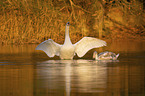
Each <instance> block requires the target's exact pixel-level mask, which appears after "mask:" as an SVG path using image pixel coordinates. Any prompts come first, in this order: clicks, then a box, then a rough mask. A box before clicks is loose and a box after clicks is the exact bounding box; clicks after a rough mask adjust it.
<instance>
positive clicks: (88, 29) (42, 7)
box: [0, 0, 145, 44]
mask: <svg viewBox="0 0 145 96" xmlns="http://www.w3.org/2000/svg"><path fill="white" fill-rule="evenodd" d="M99 1H100V0H88V1H84V0H82V1H76V0H74V1H73V2H72V0H69V1H65V0H64V1H63V0H60V1H55V2H54V1H53V0H2V1H1V2H0V11H1V12H0V38H1V40H0V44H25V43H40V42H42V41H44V40H47V39H48V38H51V39H53V40H54V41H56V42H58V43H63V41H64V33H65V32H64V31H65V23H66V22H68V21H69V22H71V27H70V36H71V39H72V42H73V43H75V42H76V41H78V40H79V39H81V38H82V37H84V36H93V37H98V36H99V30H100V29H99V28H100V27H99V26H100V25H99V22H102V21H99V20H100V18H101V17H102V16H103V17H104V18H103V22H102V24H101V31H102V32H101V34H102V36H104V37H106V38H110V37H111V36H112V37H117V38H118V37H120V35H119V34H120V32H122V33H126V32H127V34H133V35H134V34H135V35H136V34H137V35H139V36H141V37H142V36H145V34H144V31H143V30H144V27H143V25H144V24H143V23H141V22H143V20H144V19H142V18H143V16H144V13H143V12H142V11H141V10H142V9H143V8H142V7H141V8H140V7H137V8H138V9H137V8H136V7H135V8H136V10H134V11H131V12H134V13H131V12H130V14H128V13H127V12H128V11H130V10H128V9H129V8H128V6H126V7H121V6H120V5H115V7H112V8H110V6H109V5H107V6H109V8H106V7H103V6H104V5H103V6H100V4H105V2H107V1H105V2H103V3H98V2H99ZM123 1H125V0H123ZM133 1H134V2H136V0H133ZM109 3H110V4H112V5H113V4H126V5H127V4H130V5H131V3H130V2H129V3H128V2H126V1H125V2H124V3H112V2H109ZM138 3H139V5H140V4H142V3H140V2H138ZM116 6H117V7H116ZM124 6H125V5H124ZM102 8H103V10H102ZM113 8H114V9H115V10H116V9H117V10H119V9H120V10H119V11H118V12H120V14H123V15H124V16H127V17H126V19H125V20H126V21H127V22H124V21H125V20H123V17H121V16H118V17H116V18H115V19H114V18H113V19H110V18H111V16H113V15H114V14H115V13H111V12H113V11H112V10H113ZM122 8H126V11H122V10H121V9H122ZM133 8H134V7H132V9H133ZM102 11H104V12H103V14H102V15H100V14H101V13H102ZM106 11H107V13H105V12H106ZM125 12H126V13H125ZM136 13H138V14H139V15H138V16H137V15H135V14H136ZM120 14H119V15H120ZM131 14H132V15H131ZM115 15H116V14H115ZM108 16H110V17H108ZM128 17H130V19H128V20H127V18H128ZM137 17H139V19H138V18H137ZM108 18H109V19H108ZM119 18H121V19H122V21H118V20H120V19H119ZM133 18H135V19H133ZM132 19H133V20H132ZM134 22H135V23H134ZM130 23H133V24H131V25H130ZM126 26H128V27H126ZM136 26H137V27H136ZM133 28H134V29H133ZM121 30H122V31H121ZM128 30H129V31H128ZM131 32H132V33H131ZM140 33H141V34H142V35H140ZM116 34H117V35H116ZM121 36H124V35H122V34H121Z"/></svg>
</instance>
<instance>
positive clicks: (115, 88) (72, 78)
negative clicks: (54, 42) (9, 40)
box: [0, 41, 145, 96]
mask: <svg viewBox="0 0 145 96" xmlns="http://www.w3.org/2000/svg"><path fill="white" fill-rule="evenodd" d="M37 45H38V44H31V45H3V46H2V45H1V46H0V48H1V50H0V96H145V42H137V41H124V42H122V41H118V42H114V41H113V42H110V43H108V46H107V47H102V48H99V49H93V50H91V51H89V52H88V53H87V54H86V55H85V56H84V57H83V58H78V57H77V56H75V57H74V60H59V57H54V58H49V57H47V55H46V54H45V53H44V52H42V51H36V50H35V48H36V46H37ZM107 50H108V51H112V52H115V53H120V56H119V58H118V60H117V61H95V60H93V59H92V54H93V52H94V51H97V52H98V53H100V52H103V51H107Z"/></svg>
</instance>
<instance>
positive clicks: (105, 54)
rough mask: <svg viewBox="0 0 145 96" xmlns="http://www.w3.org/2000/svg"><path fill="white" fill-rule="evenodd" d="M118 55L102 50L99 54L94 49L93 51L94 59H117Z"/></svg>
mask: <svg viewBox="0 0 145 96" xmlns="http://www.w3.org/2000/svg"><path fill="white" fill-rule="evenodd" d="M118 57H119V54H117V55H116V54H115V53H113V52H108V51H105V52H102V53H100V54H97V52H96V51H95V52H94V53H93V58H95V60H117V58H118Z"/></svg>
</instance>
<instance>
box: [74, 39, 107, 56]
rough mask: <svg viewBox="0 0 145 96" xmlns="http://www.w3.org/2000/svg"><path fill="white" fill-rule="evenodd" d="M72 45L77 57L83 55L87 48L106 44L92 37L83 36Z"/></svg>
mask: <svg viewBox="0 0 145 96" xmlns="http://www.w3.org/2000/svg"><path fill="white" fill-rule="evenodd" d="M74 46H75V53H77V55H78V56H79V57H83V56H84V55H85V54H86V53H87V52H88V51H89V50H91V49H93V48H98V47H102V46H106V42H105V41H103V40H100V39H96V38H93V37H84V38H82V39H81V40H80V41H78V42H77V43H75V44H74Z"/></svg>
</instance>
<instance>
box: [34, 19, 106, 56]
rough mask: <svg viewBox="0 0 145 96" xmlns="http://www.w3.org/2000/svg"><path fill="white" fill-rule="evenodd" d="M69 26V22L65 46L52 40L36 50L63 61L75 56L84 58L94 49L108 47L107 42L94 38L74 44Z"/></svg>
mask: <svg viewBox="0 0 145 96" xmlns="http://www.w3.org/2000/svg"><path fill="white" fill-rule="evenodd" d="M69 25H70V24H69V22H67V24H66V29H65V41H64V44H63V45H60V44H58V43H56V42H54V41H53V40H52V39H48V40H46V41H44V42H42V43H40V44H39V45H38V46H37V47H36V50H42V51H44V52H45V53H46V54H47V55H48V56H49V57H54V56H55V55H57V56H60V58H61V59H73V57H74V55H75V54H77V55H78V56H79V57H83V56H84V55H85V54H86V53H87V52H88V51H89V50H90V49H92V48H98V47H102V46H106V42H105V41H103V40H100V39H96V38H92V37H84V38H82V39H81V40H80V41H78V42H77V43H75V44H72V42H71V40H70V37H69Z"/></svg>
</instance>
